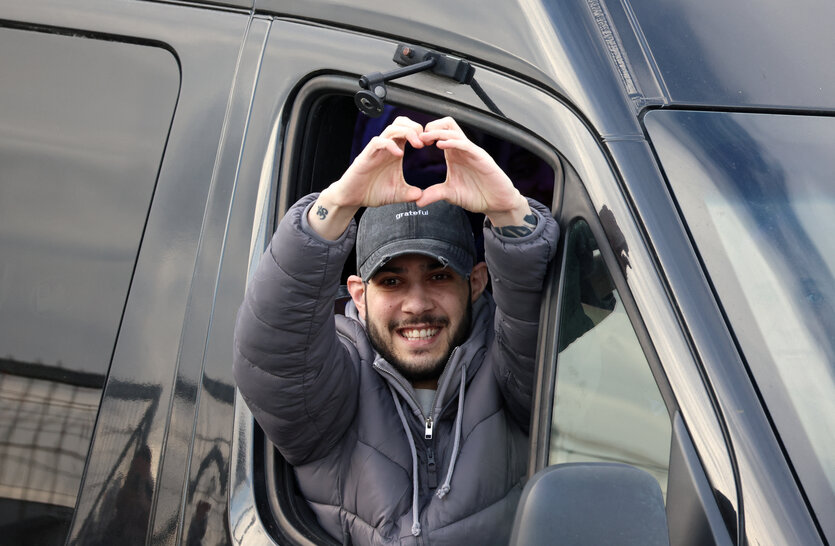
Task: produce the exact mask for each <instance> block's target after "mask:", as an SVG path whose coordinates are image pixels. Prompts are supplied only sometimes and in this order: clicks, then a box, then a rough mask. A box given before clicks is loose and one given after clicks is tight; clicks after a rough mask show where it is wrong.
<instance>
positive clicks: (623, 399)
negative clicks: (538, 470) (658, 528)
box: [548, 220, 672, 494]
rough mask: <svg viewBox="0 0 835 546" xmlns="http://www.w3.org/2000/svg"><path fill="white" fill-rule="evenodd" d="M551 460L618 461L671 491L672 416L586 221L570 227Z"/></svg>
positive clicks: (554, 461) (562, 299) (566, 255)
mask: <svg viewBox="0 0 835 546" xmlns="http://www.w3.org/2000/svg"><path fill="white" fill-rule="evenodd" d="M564 262H565V263H564V272H565V273H564V276H563V288H562V297H561V302H562V304H561V308H560V331H559V354H558V355H557V376H556V387H555V394H554V406H553V418H552V426H551V452H550V456H549V461H548V462H549V464H557V463H566V462H589V461H598V462H621V463H626V464H630V465H633V466H636V467H638V468H641V469H643V470H646V471H647V472H649V473H650V474H652V475H653V476H654V477H655V478H656V479H657V480H658V482H659V484H660V485H661V490H662V491H663V492H665V494H666V490H667V473H668V466H669V458H670V439H671V435H672V430H671V428H672V427H671V423H670V417H669V415H668V413H667V408H666V406H665V405H664V400H663V399H662V397H661V392H660V390H659V389H658V386H657V384H656V383H655V379H654V378H653V375H652V372H651V370H650V367H649V363H648V362H647V360H646V357H645V356H644V353H643V351H642V350H641V346H640V344H639V342H638V338H637V337H636V335H635V331H634V329H633V328H632V324H631V323H630V321H629V317H628V316H627V314H626V311H625V309H624V305H623V302H622V301H621V297H620V295H619V294H618V291H617V290H616V289H615V287H614V284H613V283H612V279H611V276H610V274H609V270H608V269H607V267H606V264H605V263H604V262H603V256H602V255H601V251H600V249H599V247H598V245H597V242H596V240H595V238H594V235H592V232H591V229H590V228H589V225H588V223H586V222H585V221H584V220H579V221H577V222H575V223H574V224H572V226H571V227H570V228H569V229H568V233H567V238H566V247H565V258H564Z"/></svg>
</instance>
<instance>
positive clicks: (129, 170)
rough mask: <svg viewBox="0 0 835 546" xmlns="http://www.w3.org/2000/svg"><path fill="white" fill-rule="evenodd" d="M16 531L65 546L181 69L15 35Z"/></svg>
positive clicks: (11, 229) (7, 102)
mask: <svg viewBox="0 0 835 546" xmlns="http://www.w3.org/2000/svg"><path fill="white" fill-rule="evenodd" d="M0 51H2V52H3V54H2V55H0V257H2V258H0V532H2V533H3V536H4V541H9V542H10V543H32V544H35V543H37V544H49V543H63V542H64V539H65V535H66V532H67V530H68V527H69V523H70V518H71V517H72V511H73V507H74V505H75V501H76V497H77V494H78V487H79V484H80V481H81V474H82V472H83V469H84V464H85V461H86V458H87V451H88V449H89V445H90V439H91V436H92V433H93V427H94V424H95V419H96V413H97V411H98V406H99V402H100V398H101V390H102V388H103V386H104V380H105V377H106V374H107V370H108V367H109V365H110V359H111V354H112V352H113V347H114V344H115V340H116V335H117V332H118V328H119V321H120V319H121V316H122V310H123V308H124V304H125V300H126V298H127V293H128V289H129V287H130V282H131V275H132V273H133V267H134V263H135V261H136V256H137V251H138V248H139V243H140V240H141V237H142V231H143V227H144V224H145V219H146V217H147V214H148V210H149V205H150V202H151V196H152V194H153V190H154V185H155V183H156V177H157V172H158V171H159V165H160V158H161V157H162V152H163V149H164V146H165V141H166V137H167V134H168V128H169V126H170V123H171V116H172V114H173V111H174V106H175V104H176V100H177V93H178V88H179V72H178V67H177V63H176V61H175V59H174V58H173V56H172V55H171V54H170V53H169V52H167V51H165V50H163V49H160V48H154V47H146V46H141V45H136V44H124V43H119V42H115V41H110V40H108V41H104V40H95V39H90V38H84V37H80V36H68V35H56V34H49V33H46V32H33V31H26V30H20V29H12V28H0Z"/></svg>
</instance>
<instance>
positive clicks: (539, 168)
mask: <svg viewBox="0 0 835 546" xmlns="http://www.w3.org/2000/svg"><path fill="white" fill-rule="evenodd" d="M355 90H356V83H355V80H348V79H345V78H338V77H320V78H318V79H316V80H313V81H311V82H309V83H308V84H307V85H306V86H305V87H304V88H303V89H302V90H301V91H300V93H299V96H298V97H297V99H296V102H295V104H294V108H293V111H292V112H291V113H290V115H289V119H288V125H287V129H286V133H285V138H286V143H285V146H284V152H283V153H284V156H283V157H282V158H281V168H280V171H279V173H278V175H277V176H278V179H279V183H278V184H276V187H278V188H280V190H279V191H280V193H278V194H277V195H275V197H274V199H273V200H272V202H273V203H274V204H275V205H274V206H275V209H274V215H273V217H274V223H273V225H272V226H270V227H269V228H268V230H273V229H274V228H275V226H276V225H277V223H278V221H279V220H280V218H281V217H282V216H283V214H284V212H285V211H286V210H287V209H288V208H289V206H291V205H292V204H293V203H294V202H295V201H296V200H298V199H299V198H301V197H302V196H304V195H306V194H308V193H311V192H316V191H321V190H322V189H324V188H326V187H327V186H328V185H329V184H330V183H331V182H333V181H334V180H336V179H337V178H338V177H339V176H341V175H342V173H343V172H344V171H345V169H347V167H348V166H349V165H350V163H351V161H352V160H353V158H354V157H355V156H356V155H357V154H358V153H359V152H360V151H361V150H362V149H363V147H364V146H365V144H366V143H367V142H368V141H369V140H370V139H371V138H372V137H374V136H376V135H378V134H379V133H380V132H381V131H382V129H383V128H385V127H386V126H387V125H388V124H390V123H391V122H392V121H393V120H394V119H395V118H396V117H397V116H400V115H405V116H408V117H410V118H411V119H414V120H415V121H417V122H419V123H421V124H426V123H427V122H429V121H431V120H433V119H437V118H440V117H443V116H447V115H449V116H453V117H454V118H455V119H456V120H457V121H458V123H459V124H460V125H461V126H462V128H463V129H464V131H465V132H466V133H467V135H468V137H469V138H470V139H471V140H473V141H474V142H476V143H477V144H479V146H481V147H482V148H484V149H485V150H486V151H488V152H489V153H490V154H491V155H492V156H493V157H494V159H495V160H496V162H497V163H498V164H499V165H500V166H501V167H502V168H503V169H504V170H505V172H507V173H508V175H509V177H510V178H511V180H513V181H514V184H515V185H516V186H517V187H518V188H519V190H520V191H521V192H522V193H523V194H524V195H526V196H529V197H532V198H534V199H536V200H538V201H540V202H541V203H543V204H545V205H547V206H550V207H553V204H554V202H555V200H556V198H555V195H558V192H559V189H560V188H561V178H560V177H561V173H562V169H561V164H560V161H559V159H558V158H557V157H556V156H555V155H554V154H553V152H552V151H550V150H548V149H546V148H545V147H544V146H543V145H542V144H541V142H539V141H538V140H536V139H534V138H533V137H531V136H530V135H529V134H526V133H524V132H522V131H519V130H518V129H515V128H512V127H509V126H506V125H503V124H500V123H497V122H496V121H495V120H494V119H492V118H486V117H484V116H479V115H478V114H476V113H474V112H472V111H469V110H464V109H462V108H461V107H460V106H459V107H456V106H454V105H451V104H447V103H442V102H440V101H433V100H431V99H427V98H425V97H422V96H419V95H416V94H409V93H407V92H405V91H402V90H400V89H395V88H392V89H390V90H389V99H388V102H389V104H388V105H387V106H386V107H385V110H384V112H383V115H382V116H380V117H379V118H369V117H366V116H365V115H363V114H361V113H360V112H358V110H357V108H356V106H355V105H354V97H353V93H354V91H355ZM405 105H408V106H405ZM445 173H446V165H445V161H444V155H443V152H442V151H441V150H439V149H437V148H435V147H427V148H425V149H421V150H415V149H412V148H411V147H408V146H407V150H406V155H405V157H404V174H405V177H406V180H407V181H409V182H410V183H411V184H414V185H416V186H419V187H423V188H425V187H428V186H430V185H432V184H435V183H438V182H442V181H443V180H444V178H445ZM361 213H362V211H360V212H359V213H358V215H361ZM482 224H483V216H482V215H471V225H472V228H473V231H474V234H475V235H476V242H477V251H478V252H479V253H480V254H481V256H482V257H483V247H482V246H483V245H481V244H479V243H480V239H481V238H482V235H481V233H482ZM355 269H356V264H355V259H354V256H353V254H352V255H351V256H349V258H348V259H347V261H346V265H345V268H344V271H343V275H342V280H343V282H344V281H346V280H347V277H348V276H349V275H351V274H354V273H355ZM344 296H345V298H344V300H341V301H340V300H338V301H337V302H336V305H335V312H337V313H339V312H342V311H343V309H344V303H345V301H347V299H348V297H347V292H346V293H345V294H344ZM253 441H254V442H255V448H254V454H253V458H254V459H255V460H254V466H255V469H254V471H255V482H256V483H255V496H256V501H257V504H258V506H259V510H260V511H261V514H260V517H261V521H262V522H264V526H265V528H266V529H267V530H268V532H269V533H270V534H271V535H272V537H273V539H275V540H276V541H279V542H281V543H284V542H292V543H301V544H310V543H314V544H337V543H338V542H337V541H334V539H332V538H331V537H330V536H328V535H327V534H326V533H325V532H324V531H323V530H322V529H321V528H320V527H319V525H318V523H317V521H316V519H315V517H314V516H313V514H312V512H311V511H310V510H309V509H308V507H307V504H306V502H305V501H304V499H303V498H302V497H301V496H300V494H299V492H298V489H297V487H296V482H295V476H294V473H293V470H292V468H291V467H290V466H289V465H288V464H287V463H286V462H285V461H284V460H283V458H282V457H281V455H280V454H279V453H278V451H277V450H276V449H275V448H274V447H273V446H272V445H271V444H270V443H269V441H268V440H266V438H264V436H263V434H262V433H261V431H260V430H257V426H256V430H255V433H254V438H253Z"/></svg>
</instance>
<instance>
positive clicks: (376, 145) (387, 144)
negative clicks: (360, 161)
mask: <svg viewBox="0 0 835 546" xmlns="http://www.w3.org/2000/svg"><path fill="white" fill-rule="evenodd" d="M364 151H366V152H368V154H369V157H374V156H376V155H378V154H379V152H384V151H385V152H388V153H390V154H391V155H393V156H395V157H402V156H403V148H402V147H400V146H398V144H397V142H395V141H394V140H392V139H389V138H383V137H378V136H376V137H374V138H372V139H371V140H370V141H369V142H368V145H367V146H366V147H365V150H364Z"/></svg>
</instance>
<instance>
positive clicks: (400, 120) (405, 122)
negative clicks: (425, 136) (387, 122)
mask: <svg viewBox="0 0 835 546" xmlns="http://www.w3.org/2000/svg"><path fill="white" fill-rule="evenodd" d="M391 125H401V126H403V127H411V128H413V129H415V130H416V131H417V132H418V133H422V132H423V125H421V124H420V123H418V122H416V121H414V120H412V119H410V118H408V117H406V116H397V117H396V118H394V121H393V122H391Z"/></svg>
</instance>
